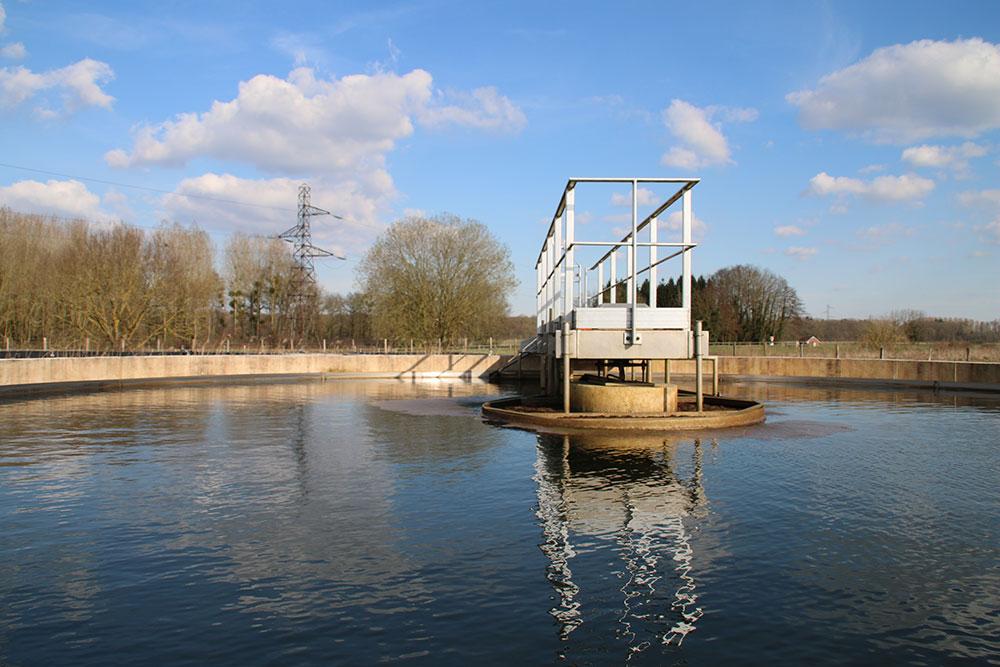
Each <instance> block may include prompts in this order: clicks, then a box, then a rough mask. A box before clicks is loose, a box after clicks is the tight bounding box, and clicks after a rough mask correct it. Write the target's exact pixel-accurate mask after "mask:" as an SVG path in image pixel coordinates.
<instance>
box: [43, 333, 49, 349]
mask: <svg viewBox="0 0 1000 667" xmlns="http://www.w3.org/2000/svg"><path fill="white" fill-rule="evenodd" d="M42 349H43V350H47V349H49V339H48V338H46V337H45V336H42Z"/></svg>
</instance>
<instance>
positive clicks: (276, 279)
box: [224, 232, 294, 338]
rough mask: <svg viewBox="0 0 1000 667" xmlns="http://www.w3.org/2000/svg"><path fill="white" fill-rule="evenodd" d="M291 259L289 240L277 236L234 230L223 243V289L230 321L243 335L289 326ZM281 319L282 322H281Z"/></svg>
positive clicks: (284, 329) (274, 331)
mask: <svg viewBox="0 0 1000 667" xmlns="http://www.w3.org/2000/svg"><path fill="white" fill-rule="evenodd" d="M293 272H294V262H293V260H292V255H291V252H290V250H289V248H288V244H286V243H284V242H282V241H281V240H279V239H274V238H265V237H262V236H250V235H248V234H245V233H243V232H236V233H234V234H233V235H232V236H231V237H230V238H229V242H228V243H227V244H226V251H225V269H224V274H225V278H226V291H227V292H228V294H229V306H230V308H231V309H232V315H233V324H234V327H235V328H236V329H237V331H238V332H239V334H241V335H242V336H244V337H247V338H250V337H257V338H259V337H260V336H262V335H268V334H270V335H274V336H278V337H280V336H281V335H282V333H287V332H288V331H289V330H290V328H289V327H290V326H291V325H290V323H285V320H287V319H288V316H289V315H290V312H291V308H292V305H293V300H294V298H293V297H294V294H293V290H294V286H293ZM283 323H284V324H283Z"/></svg>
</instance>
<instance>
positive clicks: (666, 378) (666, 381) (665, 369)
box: [663, 359, 670, 384]
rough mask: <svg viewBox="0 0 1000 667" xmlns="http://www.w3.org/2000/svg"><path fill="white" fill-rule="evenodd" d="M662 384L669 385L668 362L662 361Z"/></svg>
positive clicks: (667, 360)
mask: <svg viewBox="0 0 1000 667" xmlns="http://www.w3.org/2000/svg"><path fill="white" fill-rule="evenodd" d="M663 383H664V384H670V360H669V359H664V360H663Z"/></svg>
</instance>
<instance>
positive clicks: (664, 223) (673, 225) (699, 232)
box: [601, 211, 708, 241]
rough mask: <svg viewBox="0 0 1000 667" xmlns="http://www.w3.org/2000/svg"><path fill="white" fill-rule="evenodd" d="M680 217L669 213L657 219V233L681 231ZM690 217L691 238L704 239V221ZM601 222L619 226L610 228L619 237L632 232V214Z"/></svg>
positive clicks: (681, 214)
mask: <svg viewBox="0 0 1000 667" xmlns="http://www.w3.org/2000/svg"><path fill="white" fill-rule="evenodd" d="M682 216H683V213H682V212H681V211H672V212H671V213H670V215H668V216H667V217H666V218H662V217H661V218H659V219H658V221H657V224H658V227H657V231H659V232H680V231H681V224H682ZM691 217H692V220H691V234H692V236H697V237H699V238H701V237H704V236H705V232H706V231H708V225H707V224H706V223H705V221H704V220H702V219H701V218H699V217H698V216H697V215H695V214H694V213H692V214H691ZM601 220H602V221H604V222H612V223H618V224H619V225H620V226H616V227H612V228H611V232H612V233H613V234H617V235H619V236H624V235H625V234H628V233H629V232H631V231H632V227H631V223H632V214H631V213H622V214H620V215H606V216H604V217H603V218H601ZM640 221H641V219H640ZM625 223H628V225H629V226H625ZM659 240H660V241H666V240H667V239H665V238H663V237H659Z"/></svg>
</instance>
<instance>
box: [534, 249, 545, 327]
mask: <svg viewBox="0 0 1000 667" xmlns="http://www.w3.org/2000/svg"><path fill="white" fill-rule="evenodd" d="M543 257H545V250H544V247H543V250H542V255H541V257H539V258H538V263H537V264H535V333H538V332H539V331H540V329H541V328H542V313H543V312H545V308H544V306H543V305H542V270H543V268H544V265H545V262H544V260H543V259H542V258H543Z"/></svg>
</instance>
